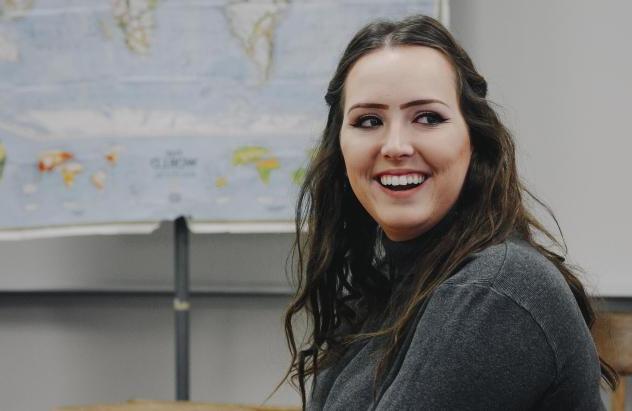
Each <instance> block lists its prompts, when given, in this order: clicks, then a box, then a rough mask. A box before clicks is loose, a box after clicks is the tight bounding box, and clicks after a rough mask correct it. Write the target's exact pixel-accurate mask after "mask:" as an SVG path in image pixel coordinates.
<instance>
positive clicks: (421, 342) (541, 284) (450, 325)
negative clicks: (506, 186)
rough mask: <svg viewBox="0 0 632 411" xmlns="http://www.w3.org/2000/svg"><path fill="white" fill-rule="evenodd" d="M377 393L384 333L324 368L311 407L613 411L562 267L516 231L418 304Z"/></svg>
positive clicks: (355, 346) (346, 409)
mask: <svg viewBox="0 0 632 411" xmlns="http://www.w3.org/2000/svg"><path fill="white" fill-rule="evenodd" d="M415 324H416V326H415V327H413V328H412V329H411V330H410V332H409V333H408V335H407V337H406V339H405V340H404V343H403V346H402V349H401V351H400V352H399V354H398V356H397V357H396V359H395V361H394V365H393V366H392V368H391V369H390V370H389V371H388V372H387V373H386V376H385V378H384V379H383V380H382V381H383V382H382V384H381V385H380V386H379V387H378V389H377V397H376V399H374V398H373V397H372V382H373V372H374V370H375V366H376V363H377V360H378V357H377V354H376V351H377V349H376V346H377V342H376V341H377V340H375V339H373V340H369V342H366V341H364V342H358V343H356V344H355V345H353V346H352V347H351V348H350V349H349V350H348V351H347V353H346V354H345V356H344V357H343V358H342V360H341V361H339V362H338V363H337V364H335V365H333V366H331V367H329V368H327V369H324V370H320V372H319V374H318V375H317V378H316V382H315V384H313V386H312V392H311V396H310V397H309V399H308V405H307V409H308V410H345V411H351V410H428V411H435V410H437V411H438V410H487V411H489V410H590V411H593V410H605V408H604V406H603V403H602V402H601V399H600V394H599V381H600V368H599V360H598V357H597V352H596V349H595V345H594V343H593V340H592V338H591V335H590V331H589V329H588V327H587V326H586V323H585V322H584V320H583V318H582V315H581V312H580V310H579V307H578V306H577V303H576V302H575V299H574V297H573V294H572V292H571V290H570V288H569V287H568V285H567V283H566V281H565V280H564V278H563V277H562V274H561V273H560V272H559V270H557V269H556V268H555V266H554V265H553V264H552V263H551V262H549V261H548V260H547V259H546V258H545V257H543V256H542V255H541V254H539V253H538V252H537V251H536V250H535V249H534V248H532V247H531V246H530V245H529V244H528V243H526V242H524V241H521V240H519V239H516V238H512V239H511V240H508V241H506V242H505V243H502V244H499V245H495V246H492V247H489V248H487V249H485V250H484V251H482V252H480V253H477V254H475V255H474V256H473V258H472V259H471V261H469V262H468V263H467V264H466V265H465V266H464V267H462V268H461V269H460V271H459V272H457V273H456V274H455V275H454V276H453V277H451V278H450V279H449V280H447V281H446V282H444V283H443V284H442V285H441V286H440V287H439V288H438V289H437V290H436V291H435V292H434V294H433V295H432V297H431V298H430V299H429V300H428V302H427V304H426V305H425V306H424V307H423V308H422V310H420V311H419V313H418V315H417V318H416V320H415Z"/></svg>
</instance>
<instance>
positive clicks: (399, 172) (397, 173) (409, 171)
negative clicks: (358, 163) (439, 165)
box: [375, 168, 430, 178]
mask: <svg viewBox="0 0 632 411" xmlns="http://www.w3.org/2000/svg"><path fill="white" fill-rule="evenodd" d="M406 174H422V175H424V176H426V177H430V173H429V172H427V171H421V170H413V169H410V168H397V169H391V170H384V171H380V172H379V173H377V174H376V175H375V178H380V177H382V176H402V175H406Z"/></svg>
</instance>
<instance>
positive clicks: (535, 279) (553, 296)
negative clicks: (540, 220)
mask: <svg viewBox="0 0 632 411" xmlns="http://www.w3.org/2000/svg"><path fill="white" fill-rule="evenodd" d="M464 287H465V288H467V287H477V288H482V289H487V290H489V293H487V294H485V295H498V296H502V297H503V298H505V299H506V300H510V301H512V304H513V305H514V307H515V308H516V309H519V310H521V311H523V312H525V313H527V314H528V316H529V317H531V318H532V319H533V321H534V322H535V323H537V324H538V326H539V328H540V329H541V330H542V332H543V333H544V335H545V336H546V339H547V341H548V343H549V345H550V346H551V348H552V349H553V352H554V353H555V356H556V359H557V362H558V366H559V365H560V364H561V363H564V362H565V357H566V356H568V355H570V352H569V350H570V348H571V347H573V346H574V347H577V346H584V347H586V349H587V350H591V349H594V346H593V347H590V345H591V344H592V339H591V337H590V330H589V329H588V327H587V325H586V323H585V320H584V318H583V315H582V313H581V310H580V308H579V306H578V304H577V302H576V300H575V297H574V296H573V293H572V291H571V289H570V287H569V285H568V283H567V282H566V280H565V279H564V276H563V275H562V273H561V272H560V271H559V270H558V269H557V267H556V266H555V264H553V263H552V262H551V261H550V260H548V259H547V258H546V257H545V256H544V255H543V254H541V253H540V252H539V251H538V250H537V249H536V248H534V247H533V246H532V245H531V244H529V243H528V242H526V241H524V240H521V239H518V238H511V239H509V240H507V241H505V242H503V243H501V244H497V245H494V246H491V247H488V248H487V249H485V250H483V251H481V252H479V253H476V254H474V255H473V256H472V259H471V260H470V261H469V262H468V264H467V265H465V266H464V267H463V268H462V269H461V270H460V271H459V272H457V273H456V274H455V275H454V276H452V277H451V278H450V279H448V280H447V281H445V282H444V283H443V284H442V285H441V286H440V287H439V289H444V290H443V292H444V293H445V292H446V291H448V290H450V289H452V293H454V292H456V290H457V289H459V288H464ZM482 304H485V303H484V302H482ZM472 308H475V307H472ZM497 314H499V313H497ZM588 354H589V353H587V355H588Z"/></svg>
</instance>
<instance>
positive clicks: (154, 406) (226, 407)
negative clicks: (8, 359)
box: [54, 400, 300, 411]
mask: <svg viewBox="0 0 632 411" xmlns="http://www.w3.org/2000/svg"><path fill="white" fill-rule="evenodd" d="M299 410H300V408H299V407H274V406H257V405H239V404H205V403H196V402H188V401H147V400H132V401H128V402H126V403H122V404H95V405H74V406H69V407H59V408H56V409H55V410H54V411H299Z"/></svg>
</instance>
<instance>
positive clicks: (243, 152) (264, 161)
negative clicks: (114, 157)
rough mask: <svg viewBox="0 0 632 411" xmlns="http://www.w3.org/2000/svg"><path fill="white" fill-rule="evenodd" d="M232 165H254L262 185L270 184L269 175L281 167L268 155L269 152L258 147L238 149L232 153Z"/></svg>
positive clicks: (276, 160)
mask: <svg viewBox="0 0 632 411" xmlns="http://www.w3.org/2000/svg"><path fill="white" fill-rule="evenodd" d="M233 165H234V166H244V165H246V166H247V165H254V167H255V169H256V170H257V172H258V173H259V178H260V179H261V181H262V182H263V183H264V184H266V185H267V184H268V183H269V182H270V174H271V173H272V171H273V170H276V169H278V168H280V167H281V164H280V163H279V160H278V159H277V158H276V157H275V156H273V155H272V154H270V150H269V149H267V148H265V147H259V146H245V147H240V148H238V149H237V150H235V151H234V152H233Z"/></svg>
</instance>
